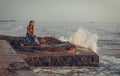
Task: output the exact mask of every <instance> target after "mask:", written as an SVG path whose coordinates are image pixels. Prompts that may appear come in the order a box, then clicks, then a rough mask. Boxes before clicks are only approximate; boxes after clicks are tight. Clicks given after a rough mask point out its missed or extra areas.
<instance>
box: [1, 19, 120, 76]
mask: <svg viewBox="0 0 120 76" xmlns="http://www.w3.org/2000/svg"><path fill="white" fill-rule="evenodd" d="M27 25H28V22H0V35H11V36H25V33H26V27H27ZM35 33H36V35H37V36H41V37H44V36H49V37H51V36H52V37H55V38H58V39H60V40H62V41H69V42H71V43H73V44H75V45H76V46H82V47H85V48H90V49H91V50H93V51H95V52H96V53H98V54H99V56H100V58H99V60H100V66H99V67H42V68H41V67H38V68H34V70H33V71H34V72H35V73H36V74H37V75H38V76H48V75H51V76H119V75H120V23H113V22H39V21H37V22H36V23H35Z"/></svg>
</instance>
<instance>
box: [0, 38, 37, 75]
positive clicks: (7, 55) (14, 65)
mask: <svg viewBox="0 0 120 76" xmlns="http://www.w3.org/2000/svg"><path fill="white" fill-rule="evenodd" d="M0 76H35V74H34V73H33V72H32V70H31V69H30V68H29V66H28V65H27V64H26V63H25V61H24V60H23V59H22V58H21V57H20V56H19V55H18V54H17V53H16V52H15V51H14V49H13V48H12V47H11V46H10V44H9V43H8V42H7V41H5V40H0Z"/></svg>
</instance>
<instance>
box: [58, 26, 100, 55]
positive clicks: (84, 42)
mask: <svg viewBox="0 0 120 76" xmlns="http://www.w3.org/2000/svg"><path fill="white" fill-rule="evenodd" d="M59 39H60V40H62V41H69V42H70V43H72V44H74V45H76V46H79V47H84V48H88V49H90V50H93V51H94V52H96V53H98V52H97V50H98V47H97V41H98V36H97V35H96V34H93V33H90V32H88V31H87V30H86V29H83V28H80V29H78V30H77V31H76V32H75V33H74V34H73V35H72V36H71V37H70V38H65V37H63V36H62V37H60V38H59Z"/></svg>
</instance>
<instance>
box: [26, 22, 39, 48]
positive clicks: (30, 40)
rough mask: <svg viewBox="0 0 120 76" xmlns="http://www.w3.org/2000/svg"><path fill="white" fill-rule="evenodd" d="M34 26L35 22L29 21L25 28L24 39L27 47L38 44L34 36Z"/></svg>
mask: <svg viewBox="0 0 120 76" xmlns="http://www.w3.org/2000/svg"><path fill="white" fill-rule="evenodd" d="M34 26H35V22H34V21H33V20H31V21H30V22H29V25H28V26H27V33H26V38H25V41H26V44H27V45H28V46H32V45H39V44H40V43H39V41H38V39H37V37H36V35H35V34H34Z"/></svg>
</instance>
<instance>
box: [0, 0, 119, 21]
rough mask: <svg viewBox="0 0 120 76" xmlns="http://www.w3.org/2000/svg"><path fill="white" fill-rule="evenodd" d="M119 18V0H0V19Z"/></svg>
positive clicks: (76, 19)
mask: <svg viewBox="0 0 120 76" xmlns="http://www.w3.org/2000/svg"><path fill="white" fill-rule="evenodd" d="M8 19H12V20H30V19H34V20H40V21H52V22H54V21H60V22H61V21H73V22H88V21H89V22H92V21H94V22H120V0H0V20H8Z"/></svg>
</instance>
